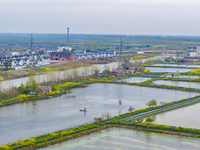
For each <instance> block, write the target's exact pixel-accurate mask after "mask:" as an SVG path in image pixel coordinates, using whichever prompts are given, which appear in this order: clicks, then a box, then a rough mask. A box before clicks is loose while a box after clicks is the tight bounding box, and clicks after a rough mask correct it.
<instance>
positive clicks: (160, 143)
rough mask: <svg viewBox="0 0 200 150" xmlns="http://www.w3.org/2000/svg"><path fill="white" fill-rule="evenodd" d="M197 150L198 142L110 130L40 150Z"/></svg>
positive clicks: (184, 138) (173, 137)
mask: <svg viewBox="0 0 200 150" xmlns="http://www.w3.org/2000/svg"><path fill="white" fill-rule="evenodd" d="M58 149H59V150H64V149H70V150H79V149H81V150H93V149H95V150H102V149H108V150H178V149H180V150H189V149H190V150H191V149H192V150H199V149H200V140H199V139H196V138H186V137H180V136H172V135H165V134H157V133H149V132H144V131H135V130H131V129H120V128H110V129H105V130H102V131H100V132H96V133H92V134H90V135H87V136H85V137H82V138H77V139H75V140H72V141H67V142H64V143H62V144H57V145H54V146H50V147H46V148H42V149H41V150H58Z"/></svg>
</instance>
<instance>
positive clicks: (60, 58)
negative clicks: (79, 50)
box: [50, 52, 75, 61]
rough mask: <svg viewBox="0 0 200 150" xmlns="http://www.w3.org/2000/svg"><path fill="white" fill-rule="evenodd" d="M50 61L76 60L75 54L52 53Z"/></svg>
mask: <svg viewBox="0 0 200 150" xmlns="http://www.w3.org/2000/svg"><path fill="white" fill-rule="evenodd" d="M50 60H55V61H73V60H75V54H74V53H70V52H52V53H51V54H50Z"/></svg>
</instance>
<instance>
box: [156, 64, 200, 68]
mask: <svg viewBox="0 0 200 150" xmlns="http://www.w3.org/2000/svg"><path fill="white" fill-rule="evenodd" d="M153 66H171V67H194V68H200V65H186V64H181V65H178V64H154V65H153Z"/></svg>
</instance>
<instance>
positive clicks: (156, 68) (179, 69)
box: [145, 67, 193, 72]
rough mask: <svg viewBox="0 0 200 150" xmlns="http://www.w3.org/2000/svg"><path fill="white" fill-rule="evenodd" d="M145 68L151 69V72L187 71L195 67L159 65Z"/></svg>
mask: <svg viewBox="0 0 200 150" xmlns="http://www.w3.org/2000/svg"><path fill="white" fill-rule="evenodd" d="M145 69H149V70H150V72H176V71H179V72H186V71H190V70H193V69H185V68H159V67H145Z"/></svg>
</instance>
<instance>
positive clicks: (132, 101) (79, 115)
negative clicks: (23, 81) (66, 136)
mask: <svg viewBox="0 0 200 150" xmlns="http://www.w3.org/2000/svg"><path fill="white" fill-rule="evenodd" d="M71 92H72V93H70V94H67V95H63V96H61V97H57V98H52V99H46V100H39V101H31V102H29V103H23V104H15V105H11V106H6V107H1V108H0V129H1V130H0V145H2V144H7V143H10V142H14V141H17V140H19V139H26V138H29V137H33V136H37V135H41V134H45V133H50V132H54V131H58V130H60V129H66V128H70V127H74V126H77V125H79V124H80V125H81V124H84V123H90V122H93V120H94V118H95V117H101V116H102V113H105V112H107V111H108V112H110V113H111V116H115V115H119V114H120V113H125V112H127V111H128V108H129V107H130V106H133V107H134V108H136V109H139V108H144V107H146V102H147V101H148V100H150V99H156V100H157V101H158V103H159V102H160V101H165V102H169V101H175V100H180V99H182V98H188V97H194V96H195V95H197V93H192V92H191V93H189V92H186V91H176V90H170V89H168V90H167V89H159V88H150V87H140V86H132V85H123V84H121V85H120V84H103V83H96V84H90V85H89V86H88V87H86V88H76V89H72V90H71ZM120 103H121V105H120ZM84 107H86V109H87V113H86V114H84V112H80V111H79V109H83V108H84Z"/></svg>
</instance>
